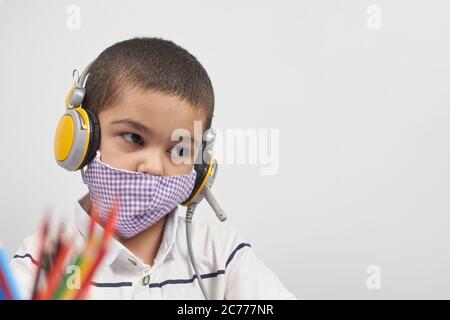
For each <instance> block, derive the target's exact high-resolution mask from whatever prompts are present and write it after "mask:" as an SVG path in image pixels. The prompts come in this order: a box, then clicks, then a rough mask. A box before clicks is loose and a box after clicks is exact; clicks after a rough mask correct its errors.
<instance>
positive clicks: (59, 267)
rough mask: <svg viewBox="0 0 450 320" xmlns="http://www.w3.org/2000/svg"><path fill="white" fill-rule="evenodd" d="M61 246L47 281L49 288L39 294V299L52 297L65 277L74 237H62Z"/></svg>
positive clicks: (37, 297)
mask: <svg viewBox="0 0 450 320" xmlns="http://www.w3.org/2000/svg"><path fill="white" fill-rule="evenodd" d="M60 243H61V247H60V249H59V250H58V251H59V252H58V256H57V257H56V259H55V264H54V266H53V268H52V270H51V272H50V273H49V277H48V281H47V289H46V290H45V292H43V293H41V294H39V293H38V294H37V296H36V299H37V300H48V299H52V298H53V295H54V294H55V291H56V290H57V289H58V287H59V284H60V281H61V279H63V278H64V270H65V266H66V264H67V260H68V257H69V256H70V253H71V249H72V246H71V244H72V238H71V237H70V238H69V239H61V242H60Z"/></svg>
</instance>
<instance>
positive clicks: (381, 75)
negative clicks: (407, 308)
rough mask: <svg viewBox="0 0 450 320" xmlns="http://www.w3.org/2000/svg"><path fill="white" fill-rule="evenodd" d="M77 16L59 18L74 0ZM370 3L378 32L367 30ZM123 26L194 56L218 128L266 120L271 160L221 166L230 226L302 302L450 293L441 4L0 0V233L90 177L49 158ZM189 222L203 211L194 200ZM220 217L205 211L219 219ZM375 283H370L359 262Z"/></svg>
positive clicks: (447, 109)
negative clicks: (74, 91) (372, 271)
mask: <svg viewBox="0 0 450 320" xmlns="http://www.w3.org/2000/svg"><path fill="white" fill-rule="evenodd" d="M72 4H74V5H77V6H79V8H80V9H81V28H80V29H75V30H71V29H69V28H68V27H67V19H68V16H69V15H68V14H67V12H66V10H67V8H68V7H69V5H72ZM370 5H377V6H378V7H379V8H380V9H381V16H380V17H381V20H380V21H381V25H380V26H381V28H380V29H375V30H373V29H369V28H368V27H367V25H366V23H367V19H368V18H369V16H370V14H368V13H367V12H366V10H367V8H368V7H369V6H370ZM135 36H158V37H163V38H166V39H169V40H172V41H174V42H176V43H177V44H179V45H181V46H183V47H184V48H186V49H187V50H189V51H190V52H191V53H192V54H194V55H195V56H196V57H197V58H198V59H199V60H200V62H201V63H202V64H203V65H204V67H205V68H206V70H207V71H208V73H209V74H210V77H211V79H212V82H213V85H214V88H215V92H216V113H215V118H214V122H213V125H214V126H215V127H216V128H218V129H222V130H225V129H236V128H244V129H245V128H251V129H254V130H259V129H269V130H270V129H279V130H280V141H279V145H280V154H279V162H280V167H279V172H278V174H276V175H272V176H263V175H260V167H258V166H257V165H226V164H225V165H222V167H221V168H220V172H219V177H218V178H217V180H216V184H215V186H214V190H215V194H216V196H217V197H218V198H219V200H220V201H221V203H222V205H223V207H224V208H225V209H226V210H227V212H228V214H229V216H230V219H229V221H228V222H227V223H230V224H232V225H233V226H235V227H236V228H237V229H238V230H240V232H241V233H242V234H243V235H244V236H245V237H246V238H247V239H248V240H249V241H250V242H251V243H252V245H253V247H254V249H255V250H256V252H257V254H258V256H259V257H260V258H261V259H262V260H263V261H264V262H265V263H266V264H267V265H268V266H269V267H270V268H271V269H272V270H273V271H274V272H275V273H276V274H277V275H278V276H279V277H280V279H281V280H282V282H283V283H284V284H285V285H286V287H288V289H290V290H291V291H292V292H294V293H295V294H296V295H297V296H298V297H299V298H304V299H312V298H324V299H330V298H338V299H347V298H360V299H378V298H385V299H396V298H406V299H411V298H447V299H448V298H450V275H449V270H450V235H449V230H450V217H449V212H450V201H449V196H448V195H449V192H450V170H449V163H450V161H449V160H450V152H449V142H450V141H449V140H450V138H449V135H450V127H449V120H450V106H449V100H450V85H449V83H450V82H449V80H450V42H449V39H450V3H449V2H448V1H444V0H442V1H406V0H404V1H392V0H390V1H387V0H383V1H364V0H363V1H362V0H358V1H357V0H354V1H338V0H327V1H325V0H322V1H317V0H314V1H313V0H311V1H220V2H219V1H110V0H108V1H70V2H69V1H56V0H55V1H12V0H6V1H5V0H3V1H2V0H0V93H1V94H0V108H1V116H0V147H1V151H0V152H1V156H0V166H1V171H0V172H1V173H0V177H1V190H0V212H1V214H0V238H1V239H2V240H3V243H4V245H5V247H6V249H7V250H8V253H9V254H10V255H12V254H13V253H14V251H15V250H16V249H17V247H18V246H19V244H20V243H21V241H22V239H23V238H24V237H26V236H27V235H29V234H30V233H32V232H34V231H36V230H37V228H38V226H39V224H40V221H41V218H42V213H43V210H44V208H45V206H50V207H51V208H53V212H54V214H56V215H57V217H60V219H63V217H67V218H69V217H70V216H71V215H72V213H73V206H74V202H75V201H76V200H77V199H78V198H79V197H80V196H81V195H83V194H84V193H85V192H86V191H87V188H86V187H85V186H84V185H83V184H82V182H81V178H80V176H79V174H77V173H75V174H74V173H69V172H65V171H64V170H63V169H61V168H59V167H58V166H57V165H56V164H55V161H54V159H53V134H54V131H55V127H56V124H57V121H58V119H59V118H60V117H61V115H62V113H63V112H64V98H65V95H66V92H67V90H68V89H69V87H70V85H71V83H72V78H71V73H72V69H74V68H79V69H82V68H83V67H84V66H86V65H87V64H88V62H90V61H91V60H93V59H94V58H95V57H96V56H97V55H98V54H99V53H100V52H101V51H102V50H104V49H105V48H106V47H107V46H110V45H112V44H113V43H115V42H117V41H121V40H124V39H128V38H131V37H135ZM196 219H215V218H214V215H213V214H212V212H211V210H210V209H209V208H208V207H207V205H206V204H202V205H201V207H200V209H199V214H198V215H197V216H196ZM217 223H218V222H217ZM370 265H377V266H379V267H380V270H381V288H380V289H379V290H370V289H368V287H367V285H366V280H367V278H368V277H369V274H368V273H367V267H368V266H370Z"/></svg>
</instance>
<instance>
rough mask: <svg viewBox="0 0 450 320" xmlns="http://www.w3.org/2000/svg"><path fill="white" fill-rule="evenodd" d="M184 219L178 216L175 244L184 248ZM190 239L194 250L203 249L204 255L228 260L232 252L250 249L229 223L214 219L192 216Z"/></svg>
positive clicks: (239, 233)
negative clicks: (219, 256)
mask: <svg viewBox="0 0 450 320" xmlns="http://www.w3.org/2000/svg"><path fill="white" fill-rule="evenodd" d="M186 225H187V222H186V218H185V217H184V216H178V227H177V235H176V242H177V245H178V246H181V247H182V248H184V247H185V246H186ZM190 227H191V238H192V243H193V247H194V248H203V250H202V251H204V252H205V254H209V253H210V252H216V253H217V254H218V255H224V256H223V258H225V259H228V258H229V257H230V255H232V254H233V252H235V251H237V250H239V249H241V248H243V247H247V249H249V248H250V247H251V244H250V242H249V241H248V239H247V238H245V237H244V236H243V235H242V234H241V232H240V231H239V230H238V229H237V228H236V227H234V226H233V225H232V224H231V223H230V222H229V221H225V222H219V221H216V220H214V219H201V218H198V217H197V219H196V217H195V216H194V219H193V221H192V223H191V226H190Z"/></svg>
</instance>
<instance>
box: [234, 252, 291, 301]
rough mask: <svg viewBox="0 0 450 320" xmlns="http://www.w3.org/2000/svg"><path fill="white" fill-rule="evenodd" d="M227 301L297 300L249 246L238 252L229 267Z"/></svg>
mask: <svg viewBox="0 0 450 320" xmlns="http://www.w3.org/2000/svg"><path fill="white" fill-rule="evenodd" d="M226 273H227V282H226V288H225V299H226V300H233V299H236V300H243V299H249V300H263V299H266V300H295V299H296V297H295V296H294V294H293V293H291V292H289V291H288V290H287V289H286V287H285V286H284V285H283V284H282V283H281V281H280V280H279V279H278V277H277V276H276V275H275V274H274V273H273V272H272V271H271V270H270V269H269V268H268V267H267V266H266V265H265V264H264V263H263V262H262V261H261V260H260V259H259V258H258V257H257V256H256V254H255V251H254V249H253V248H252V247H250V246H247V247H245V248H242V249H241V250H239V251H238V252H236V254H235V256H234V257H233V260H232V261H231V262H230V264H229V265H228V267H227V271H226Z"/></svg>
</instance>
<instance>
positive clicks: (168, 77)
mask: <svg viewBox="0 0 450 320" xmlns="http://www.w3.org/2000/svg"><path fill="white" fill-rule="evenodd" d="M129 87H137V88H139V89H153V90H156V91H159V92H162V93H167V94H173V95H175V96H178V97H180V98H181V99H183V100H185V101H187V102H189V103H190V104H191V105H192V106H194V107H198V108H202V109H203V110H204V111H205V113H206V124H205V127H204V129H205V130H206V129H209V128H210V127H211V122H212V118H213V113H214V91H213V87H212V84H211V80H210V79H209V76H208V73H207V72H206V70H205V69H204V68H203V66H202V65H201V64H200V62H199V61H198V60H197V59H196V58H195V57H194V56H193V55H192V54H190V53H189V52H188V51H187V50H185V49H183V48H182V47H180V46H178V45H176V44H175V43H173V42H172V41H169V40H164V39H161V38H148V37H144V38H133V39H129V40H125V41H121V42H118V43H116V44H114V45H112V46H110V47H108V48H106V49H105V50H104V51H103V52H102V53H101V54H100V55H99V56H98V57H97V59H95V60H94V62H93V63H92V65H91V67H90V69H89V77H88V79H87V81H86V96H85V99H84V106H85V107H86V108H87V109H89V110H91V111H93V112H94V114H96V115H98V114H99V113H100V111H102V110H103V109H104V108H105V107H106V106H107V105H110V104H113V103H114V102H115V101H116V100H117V99H118V98H119V97H120V94H121V90H123V89H124V88H129Z"/></svg>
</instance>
